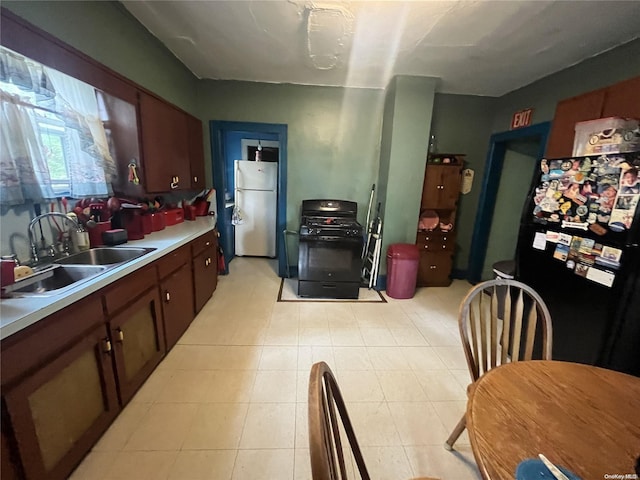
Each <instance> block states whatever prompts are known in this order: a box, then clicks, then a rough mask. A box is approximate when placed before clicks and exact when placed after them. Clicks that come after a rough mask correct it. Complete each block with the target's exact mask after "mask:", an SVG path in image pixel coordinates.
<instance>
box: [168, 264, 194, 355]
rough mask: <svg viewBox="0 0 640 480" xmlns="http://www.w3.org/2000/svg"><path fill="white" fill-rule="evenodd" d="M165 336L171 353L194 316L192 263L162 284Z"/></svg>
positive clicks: (181, 268) (184, 266)
mask: <svg viewBox="0 0 640 480" xmlns="http://www.w3.org/2000/svg"><path fill="white" fill-rule="evenodd" d="M160 291H161V296H162V316H163V318H164V334H165V338H166V341H167V351H169V350H170V349H171V348H172V347H173V346H174V345H175V344H176V343H177V342H178V340H179V339H180V337H181V336H182V334H183V333H184V332H185V331H186V330H187V328H189V325H191V321H192V320H193V315H194V311H193V308H194V304H193V301H194V300H193V299H194V295H193V280H192V278H191V262H188V263H186V264H184V265H183V266H182V267H180V268H179V269H178V270H176V271H175V272H173V273H172V274H171V275H169V276H168V277H166V278H165V279H163V280H162V281H161V282H160Z"/></svg>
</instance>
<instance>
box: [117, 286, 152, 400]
mask: <svg viewBox="0 0 640 480" xmlns="http://www.w3.org/2000/svg"><path fill="white" fill-rule="evenodd" d="M160 309H161V307H160V295H159V293H158V289H157V288H155V287H154V288H152V289H150V290H148V291H147V292H146V293H144V294H143V295H141V296H140V297H139V298H138V299H137V300H135V301H134V302H133V303H131V304H130V305H129V306H127V307H126V308H124V309H123V310H122V311H120V313H118V314H116V315H114V316H112V317H111V318H110V319H109V327H110V335H111V338H112V340H113V351H114V364H115V370H116V376H117V381H118V390H119V393H120V401H121V402H122V405H125V404H126V403H127V402H129V400H130V399H131V397H132V396H133V394H134V393H135V392H136V390H138V388H140V386H142V384H143V383H144V381H145V380H146V379H147V377H148V376H149V375H151V372H153V370H154V369H155V368H156V366H157V365H158V363H160V360H162V357H163V356H164V353H165V346H164V327H163V325H162V317H161V310H160Z"/></svg>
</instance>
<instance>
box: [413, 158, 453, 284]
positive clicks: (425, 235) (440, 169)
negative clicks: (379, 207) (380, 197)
mask: <svg viewBox="0 0 640 480" xmlns="http://www.w3.org/2000/svg"><path fill="white" fill-rule="evenodd" d="M463 159H464V155H463V154H445V153H438V154H430V155H429V156H428V157H427V166H426V169H425V175H424V184H423V187H422V201H421V203H420V218H419V219H418V232H417V235H416V244H417V245H418V248H419V249H420V264H419V268H418V286H419V287H446V286H448V285H450V284H451V269H452V267H453V254H454V251H455V238H456V235H455V232H456V225H455V221H456V210H457V207H458V198H459V197H460V182H461V176H462V166H463Z"/></svg>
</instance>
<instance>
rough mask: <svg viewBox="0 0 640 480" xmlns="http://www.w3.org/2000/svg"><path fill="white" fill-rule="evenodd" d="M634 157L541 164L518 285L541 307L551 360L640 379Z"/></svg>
mask: <svg viewBox="0 0 640 480" xmlns="http://www.w3.org/2000/svg"><path fill="white" fill-rule="evenodd" d="M639 169H640V152H634V153H625V154H607V155H595V156H588V157H570V158H561V159H542V160H541V161H540V172H539V175H536V177H535V178H534V181H533V184H532V188H531V191H530V193H529V196H528V197H527V201H526V202H525V206H524V209H523V214H522V221H521V225H520V230H519V237H518V246H517V251H516V277H517V278H518V279H519V280H520V281H522V282H524V283H526V284H528V285H530V286H531V287H533V288H534V289H535V290H536V291H537V292H538V293H539V294H540V296H541V297H542V298H543V299H544V301H545V303H546V304H547V306H548V307H549V311H550V313H551V320H552V324H553V359H555V360H565V361H573V362H579V363H587V364H591V365H597V366H601V367H605V368H610V369H613V370H618V371H621V372H625V373H629V374H632V375H636V376H640V246H639V243H640V241H639V236H640V207H638V203H639V202H638V201H639V199H640V179H639V176H638V170H639Z"/></svg>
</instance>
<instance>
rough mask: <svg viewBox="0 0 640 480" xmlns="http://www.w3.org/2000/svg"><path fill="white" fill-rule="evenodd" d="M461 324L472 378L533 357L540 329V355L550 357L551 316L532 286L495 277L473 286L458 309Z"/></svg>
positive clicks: (545, 357)
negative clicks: (499, 366)
mask: <svg viewBox="0 0 640 480" xmlns="http://www.w3.org/2000/svg"><path fill="white" fill-rule="evenodd" d="M459 327H460V333H461V336H462V343H463V348H464V351H465V356H466V358H467V363H468V365H469V373H470V375H471V380H472V381H476V380H477V379H478V378H479V377H480V375H482V374H483V373H485V372H487V371H488V370H490V369H491V368H494V367H496V366H498V365H501V364H503V363H507V362H514V361H519V360H531V359H532V358H533V355H534V343H535V341H536V333H537V331H538V330H541V349H542V352H541V358H542V359H545V360H549V359H551V340H552V327H551V315H550V314H549V310H548V309H547V307H546V305H545V304H544V301H543V300H542V299H541V298H540V296H539V295H538V294H537V293H536V292H535V291H534V290H533V289H532V288H531V287H529V286H527V285H525V284H523V283H521V282H518V281H516V280H508V279H495V280H490V281H487V282H483V283H480V284H478V285H476V286H475V287H474V288H472V289H471V290H470V291H469V292H468V293H467V295H466V297H465V298H464V299H463V301H462V303H461V305H460V310H459Z"/></svg>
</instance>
